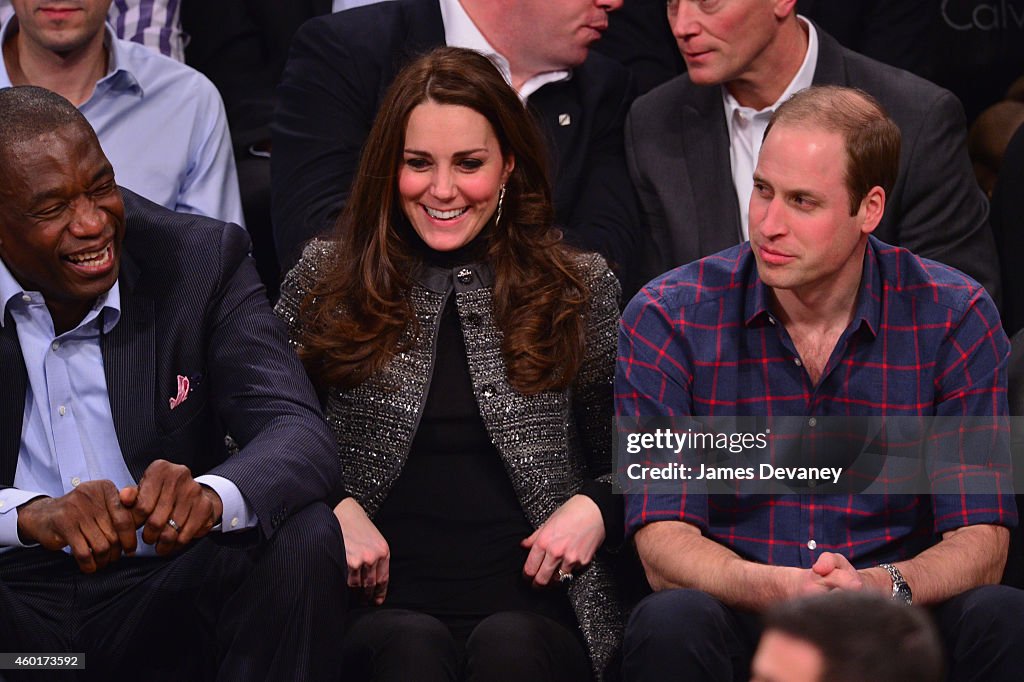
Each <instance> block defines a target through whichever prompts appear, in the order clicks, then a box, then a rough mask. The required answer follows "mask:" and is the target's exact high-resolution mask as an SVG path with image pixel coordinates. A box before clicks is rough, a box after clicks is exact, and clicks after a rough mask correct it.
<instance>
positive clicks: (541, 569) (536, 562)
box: [521, 495, 604, 587]
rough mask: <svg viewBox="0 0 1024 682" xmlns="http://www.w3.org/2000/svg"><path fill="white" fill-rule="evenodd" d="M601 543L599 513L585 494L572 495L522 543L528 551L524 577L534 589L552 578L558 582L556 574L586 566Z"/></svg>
mask: <svg viewBox="0 0 1024 682" xmlns="http://www.w3.org/2000/svg"><path fill="white" fill-rule="evenodd" d="M602 542H604V519H602V518H601V510H600V509H599V508H598V506H597V505H596V504H594V501H593V500H591V499H590V498H589V497H587V496H586V495H573V496H572V497H570V498H569V499H568V500H567V501H566V502H565V504H563V505H562V506H561V507H559V508H558V509H556V510H555V512H554V513H553V514H552V515H551V516H550V517H549V518H548V520H547V521H545V522H544V523H543V525H541V527H540V528H538V529H537V530H535V531H534V532H533V534H532V535H530V537H528V538H526V539H525V540H523V542H522V543H521V544H522V546H523V547H525V548H527V549H529V550H530V555H529V556H527V557H526V563H525V564H524V565H523V575H525V576H526V577H527V578H530V579H531V580H532V581H533V585H534V587H545V586H546V585H549V584H550V583H551V582H552V578H553V579H554V582H556V583H557V582H558V581H559V578H560V576H559V574H558V571H562V573H572V572H573V571H574V570H575V569H577V568H579V567H580V566H586V565H587V564H589V563H590V561H591V560H592V559H593V558H594V553H595V552H597V548H598V547H600V546H601V543H602Z"/></svg>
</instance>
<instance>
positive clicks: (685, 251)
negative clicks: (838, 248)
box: [626, 0, 999, 301]
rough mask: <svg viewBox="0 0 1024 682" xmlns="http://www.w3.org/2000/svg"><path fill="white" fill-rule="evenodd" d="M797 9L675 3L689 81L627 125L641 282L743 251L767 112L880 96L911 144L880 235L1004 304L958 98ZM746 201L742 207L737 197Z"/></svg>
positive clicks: (790, 5)
mask: <svg viewBox="0 0 1024 682" xmlns="http://www.w3.org/2000/svg"><path fill="white" fill-rule="evenodd" d="M794 5H795V0H722V1H720V2H714V3H708V4H706V5H705V4H704V3H695V2H689V1H688V0H670V2H669V4H668V7H669V20H670V22H671V23H672V29H673V32H674V33H675V36H676V40H677V42H678V44H679V48H680V51H681V52H682V54H683V58H684V60H685V61H686V64H687V69H688V74H686V75H682V76H679V77H678V78H676V79H674V80H672V81H669V82H668V83H666V84H665V85H663V86H661V87H660V88H658V89H656V90H653V91H651V92H650V93H648V94H647V95H644V96H643V97H641V98H638V99H637V101H636V102H635V103H634V105H633V108H632V109H631V111H630V115H629V119H628V121H627V124H626V149H627V152H626V153H627V158H628V161H629V167H630V174H631V175H632V177H633V181H634V184H635V185H636V188H637V191H638V193H639V195H640V201H641V205H642V211H643V215H644V219H645V223H646V227H647V228H648V230H649V234H647V235H646V236H645V237H644V238H643V239H641V240H640V244H641V247H640V248H641V249H643V256H642V258H643V266H642V267H641V270H642V274H641V276H642V277H643V278H651V277H654V276H656V275H658V274H660V273H661V272H664V271H666V270H669V269H671V268H673V267H676V266H678V265H682V264H685V263H689V262H691V261H694V260H696V259H698V258H700V257H703V256H707V255H710V254H712V253H716V252H718V251H720V250H722V249H725V248H728V247H729V246H732V245H734V244H736V243H737V242H738V241H742V240H744V239H746V234H745V224H746V211H747V208H746V207H747V201H748V200H749V197H750V191H751V187H752V177H751V173H752V171H753V168H754V165H755V164H756V162H757V154H758V151H759V149H760V144H761V134H762V133H763V131H764V128H765V126H766V125H767V123H768V119H769V118H770V116H771V113H772V111H774V109H775V108H776V107H777V106H778V104H780V103H781V101H782V100H784V99H786V98H787V97H788V96H789V95H791V94H792V93H793V92H795V91H796V90H799V89H802V88H804V87H807V86H809V85H811V84H812V83H813V84H816V85H818V84H833V85H844V86H850V87H858V88H861V89H863V90H865V91H867V92H869V93H871V94H872V95H874V96H875V97H876V98H877V99H878V100H879V101H880V102H881V103H882V105H883V106H884V107H885V109H886V110H887V111H888V112H889V115H890V116H892V118H893V119H894V120H895V121H896V123H897V124H898V125H899V127H900V130H901V131H902V133H903V149H902V152H901V154H900V174H899V178H898V179H897V182H896V187H895V188H894V191H893V193H892V195H891V196H890V197H889V201H888V202H887V210H886V214H885V217H884V218H883V220H882V223H881V225H879V227H878V230H877V232H876V233H875V234H876V235H877V236H878V237H879V238H880V239H882V240H883V241H886V242H888V243H891V244H896V245H899V246H903V247H906V248H908V249H910V250H911V251H914V252H915V253H917V254H919V255H921V256H926V257H928V258H933V259H935V260H938V261H941V262H943V263H946V264H947V265H952V266H953V267H956V268H958V269H960V270H962V271H964V272H965V273H967V274H968V275H970V276H972V277H974V278H976V279H977V280H978V281H979V282H980V283H981V284H983V285H984V286H985V288H986V289H987V290H988V292H989V293H990V294H991V295H992V297H993V298H995V299H997V301H998V296H999V264H998V262H997V259H996V254H995V247H994V242H993V238H992V233H991V230H990V229H989V226H988V222H987V220H988V206H987V203H986V201H985V197H984V195H983V194H982V192H981V190H980V189H979V188H978V187H977V183H976V182H975V181H974V177H973V175H972V172H971V165H970V162H969V160H968V158H967V153H966V145H965V130H964V115H963V108H962V107H961V106H960V103H959V101H957V99H956V98H955V97H954V96H953V95H952V94H951V93H949V92H947V91H945V90H942V89H941V88H938V87H936V86H935V85H933V84H931V83H929V82H928V81H925V80H922V79H921V78H918V77H915V76H913V75H912V74H910V73H908V72H906V71H901V70H899V69H895V68H892V67H889V66H886V65H884V64H881V63H879V62H875V61H873V60H870V59H867V58H865V57H862V56H860V55H858V54H856V53H854V52H851V51H849V50H846V49H845V48H843V47H841V46H840V45H839V44H838V43H837V42H836V41H835V40H833V39H832V38H831V37H830V36H828V35H827V34H826V33H825V32H823V31H821V30H820V29H817V28H816V27H815V26H814V25H813V24H811V23H810V22H807V21H804V20H802V19H799V18H798V17H797V16H796V14H795V13H794ZM741 195H742V196H741Z"/></svg>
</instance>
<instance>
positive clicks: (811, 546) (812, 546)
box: [807, 540, 818, 550]
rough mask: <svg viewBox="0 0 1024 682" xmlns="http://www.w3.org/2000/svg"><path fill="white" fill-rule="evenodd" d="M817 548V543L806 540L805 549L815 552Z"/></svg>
mask: <svg viewBox="0 0 1024 682" xmlns="http://www.w3.org/2000/svg"><path fill="white" fill-rule="evenodd" d="M817 548H818V543H817V542H815V541H814V540H808V541H807V549H810V550H815V549H817Z"/></svg>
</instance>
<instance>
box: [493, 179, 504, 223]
mask: <svg viewBox="0 0 1024 682" xmlns="http://www.w3.org/2000/svg"><path fill="white" fill-rule="evenodd" d="M503 203H505V185H502V186H501V189H500V190H499V191H498V210H497V211H496V212H495V215H494V226H495V227H497V226H498V223H500V222H501V206H502V204H503Z"/></svg>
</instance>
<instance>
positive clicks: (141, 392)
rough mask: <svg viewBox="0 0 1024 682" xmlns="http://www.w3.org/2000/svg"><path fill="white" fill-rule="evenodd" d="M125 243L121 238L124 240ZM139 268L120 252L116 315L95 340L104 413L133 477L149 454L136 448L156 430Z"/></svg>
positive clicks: (148, 301) (148, 309)
mask: <svg viewBox="0 0 1024 682" xmlns="http://www.w3.org/2000/svg"><path fill="white" fill-rule="evenodd" d="M126 241H127V240H126ZM139 274H140V273H139V269H138V266H136V265H135V263H134V262H133V261H132V260H131V257H130V256H129V254H128V252H127V250H125V251H124V252H122V254H121V274H120V280H119V281H120V283H121V319H120V320H119V321H118V323H117V324H116V325H115V326H114V328H113V329H112V330H111V331H110V333H109V334H104V335H103V339H102V341H101V342H100V347H101V349H102V351H103V373H104V375H105V376H106V379H107V394H108V396H109V398H110V411H111V414H112V415H113V418H114V431H115V432H116V433H117V441H118V443H119V444H120V446H121V454H122V455H123V456H124V461H125V463H126V464H127V465H128V470H129V471H130V472H131V474H132V476H134V477H135V480H136V481H138V480H140V479H141V478H142V473H143V472H144V471H145V469H146V465H147V464H148V463H149V461H150V459H152V453H149V455H150V456H149V457H147V456H146V455H147V453H145V452H142V449H143V448H144V447H146V445H147V444H148V439H147V438H146V436H147V435H148V434H152V433H155V432H156V423H155V410H154V406H155V405H156V396H155V390H156V388H155V387H156V329H155V319H154V312H153V311H154V308H153V299H152V298H151V297H150V296H149V295H147V294H146V293H145V291H144V287H141V286H140V285H139Z"/></svg>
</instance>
